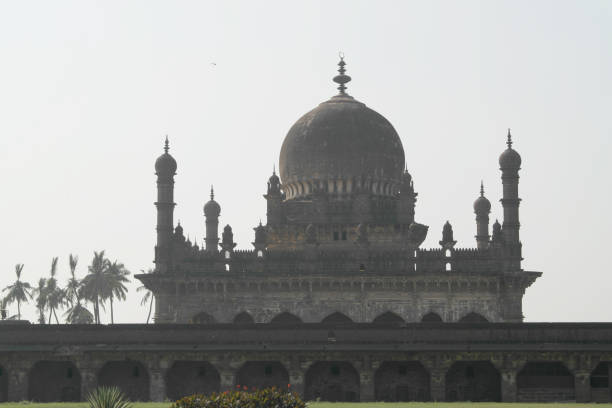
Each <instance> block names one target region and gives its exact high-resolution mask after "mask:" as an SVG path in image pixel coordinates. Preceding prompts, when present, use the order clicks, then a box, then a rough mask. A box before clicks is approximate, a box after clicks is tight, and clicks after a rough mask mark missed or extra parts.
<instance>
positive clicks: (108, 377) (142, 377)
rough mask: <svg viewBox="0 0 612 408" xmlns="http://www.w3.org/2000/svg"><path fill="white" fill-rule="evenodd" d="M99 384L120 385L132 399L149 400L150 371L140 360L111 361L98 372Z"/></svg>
mask: <svg viewBox="0 0 612 408" xmlns="http://www.w3.org/2000/svg"><path fill="white" fill-rule="evenodd" d="M98 385H105V386H107V387H118V388H119V389H120V390H121V391H123V393H124V394H125V395H126V396H127V397H128V398H129V399H130V400H132V401H148V400H149V399H150V397H149V373H148V371H147V369H146V368H145V367H144V366H143V365H142V364H141V363H140V362H138V361H131V360H126V361H109V362H108V363H106V364H104V366H103V367H102V369H101V370H100V372H99V373H98Z"/></svg>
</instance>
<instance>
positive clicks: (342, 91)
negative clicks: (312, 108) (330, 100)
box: [334, 52, 351, 95]
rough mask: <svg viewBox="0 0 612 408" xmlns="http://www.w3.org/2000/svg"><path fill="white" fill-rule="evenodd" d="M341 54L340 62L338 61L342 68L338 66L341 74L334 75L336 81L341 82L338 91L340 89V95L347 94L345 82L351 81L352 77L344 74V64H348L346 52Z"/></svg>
mask: <svg viewBox="0 0 612 408" xmlns="http://www.w3.org/2000/svg"><path fill="white" fill-rule="evenodd" d="M339 55H340V62H338V66H339V67H340V68H338V72H339V73H340V75H336V76H335V77H334V82H335V83H337V84H340V86H338V91H340V95H346V92H345V91H346V85H345V84H346V83H348V82H350V81H351V77H350V76H348V75H345V74H344V73H345V72H346V70H345V69H344V66H345V65H346V62H344V53H343V52H340V53H339Z"/></svg>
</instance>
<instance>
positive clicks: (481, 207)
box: [474, 183, 491, 214]
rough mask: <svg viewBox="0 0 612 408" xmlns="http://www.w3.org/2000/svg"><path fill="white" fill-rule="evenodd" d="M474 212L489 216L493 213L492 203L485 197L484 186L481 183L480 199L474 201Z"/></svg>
mask: <svg viewBox="0 0 612 408" xmlns="http://www.w3.org/2000/svg"><path fill="white" fill-rule="evenodd" d="M474 212H475V213H476V214H479V213H486V214H488V213H490V212H491V202H490V201H489V200H488V199H487V197H485V196H484V186H483V184H482V183H480V197H478V198H477V199H476V201H474Z"/></svg>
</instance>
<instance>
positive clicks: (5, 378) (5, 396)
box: [0, 365, 8, 402]
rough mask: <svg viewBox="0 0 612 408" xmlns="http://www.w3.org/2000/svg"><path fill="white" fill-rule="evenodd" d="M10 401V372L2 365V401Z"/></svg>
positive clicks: (0, 381) (0, 373) (0, 385)
mask: <svg viewBox="0 0 612 408" xmlns="http://www.w3.org/2000/svg"><path fill="white" fill-rule="evenodd" d="M6 401H8V373H7V372H6V370H5V369H4V367H3V366H1V365H0V402H6Z"/></svg>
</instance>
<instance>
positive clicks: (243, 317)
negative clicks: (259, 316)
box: [234, 312, 255, 324]
mask: <svg viewBox="0 0 612 408" xmlns="http://www.w3.org/2000/svg"><path fill="white" fill-rule="evenodd" d="M234 323H239V324H250V323H255V319H253V316H251V315H250V314H249V313H248V312H240V313H238V314H237V315H236V316H234Z"/></svg>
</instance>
